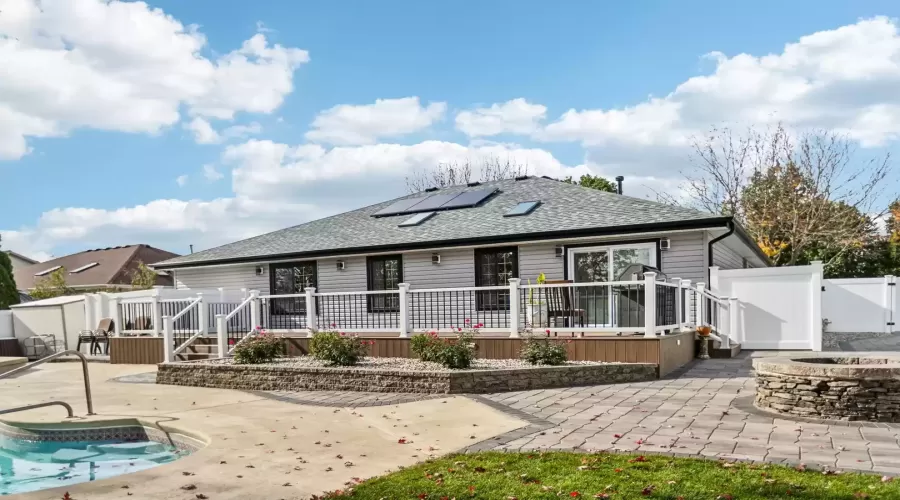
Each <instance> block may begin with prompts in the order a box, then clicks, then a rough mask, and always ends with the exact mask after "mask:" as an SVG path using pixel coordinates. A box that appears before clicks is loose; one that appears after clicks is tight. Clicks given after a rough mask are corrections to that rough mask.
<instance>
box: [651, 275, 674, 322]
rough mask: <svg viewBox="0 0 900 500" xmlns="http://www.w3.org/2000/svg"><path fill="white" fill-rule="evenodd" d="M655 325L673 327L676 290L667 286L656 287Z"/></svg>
mask: <svg viewBox="0 0 900 500" xmlns="http://www.w3.org/2000/svg"><path fill="white" fill-rule="evenodd" d="M655 288H656V324H657V326H663V325H674V324H675V321H676V318H675V305H676V304H675V296H676V293H677V292H678V288H677V287H674V286H667V285H659V284H657V285H656V287H655Z"/></svg>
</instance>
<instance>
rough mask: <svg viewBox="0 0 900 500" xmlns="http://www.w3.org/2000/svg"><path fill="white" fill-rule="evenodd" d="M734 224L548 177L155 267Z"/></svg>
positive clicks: (348, 216)
mask: <svg viewBox="0 0 900 500" xmlns="http://www.w3.org/2000/svg"><path fill="white" fill-rule="evenodd" d="M492 188H497V189H499V192H498V193H497V194H495V195H493V196H491V197H490V198H488V199H487V200H485V201H484V202H482V203H481V204H480V205H478V206H476V207H473V208H461V209H456V210H446V211H440V212H437V214H435V215H434V216H433V217H431V218H429V219H428V220H426V221H425V222H424V223H422V224H420V225H417V226H412V227H398V224H400V223H401V222H403V221H405V220H406V219H408V218H410V217H411V215H396V216H390V217H377V218H376V217H372V214H374V213H375V212H378V211H379V210H381V209H382V208H385V207H387V206H389V205H391V204H393V203H394V202H396V201H398V200H401V199H406V198H414V197H422V196H426V195H439V194H448V193H459V192H462V191H472V190H477V189H492ZM537 200H540V202H541V204H540V206H538V207H537V208H536V209H535V210H534V211H533V212H531V213H529V214H528V215H525V216H520V217H504V214H506V213H507V212H508V211H510V210H511V209H512V208H513V207H515V206H516V205H517V204H518V203H520V202H525V201H537ZM730 221H731V218H730V217H722V216H717V215H714V214H710V213H705V212H701V211H698V210H692V209H688V208H682V207H675V206H670V205H665V204H662V203H657V202H654V201H650V200H644V199H640V198H633V197H630V196H624V195H618V194H614V193H608V192H605V191H598V190H596V189H590V188H586V187H581V186H578V185H574V184H568V183H565V182H560V181H557V180H555V179H549V178H543V177H527V178H519V179H516V180H513V179H509V180H502V181H494V182H487V183H483V184H480V185H478V186H454V187H449V188H444V189H440V190H436V191H431V192H426V193H417V194H413V195H409V196H404V197H401V198H397V199H394V200H390V201H385V202H383V203H379V204H377V205H372V206H368V207H365V208H361V209H358V210H354V211H351V212H346V213H342V214H338V215H334V216H331V217H326V218H324V219H319V220H314V221H311V222H307V223H305V224H301V225H299V226H294V227H290V228H287V229H282V230H280V231H275V232H272V233H267V234H263V235H260V236H256V237H253V238H249V239H246V240H242V241H238V242H235V243H229V244H227V245H223V246H220V247H216V248H212V249H209V250H204V251H202V252H197V253H194V254H190V255H184V256H182V257H177V258H174V259H170V260H167V261H164V262H160V263H157V264H156V265H154V267H156V268H162V269H177V268H178V267H188V266H196V265H209V264H219V263H230V262H242V261H252V260H254V259H256V260H259V259H272V258H294V257H297V258H304V257H310V258H311V257H315V256H317V255H335V254H347V253H352V252H372V251H392V250H407V249H408V250H412V249H416V248H429V247H438V246H453V245H466V244H484V243H490V242H497V243H500V242H505V241H510V242H512V241H524V240H529V239H549V238H553V237H557V238H565V237H578V236H593V235H602V234H625V233H629V232H632V233H633V232H641V231H653V230H666V229H692V228H697V229H699V228H707V227H723V226H724V225H725V224H726V223H728V222H730Z"/></svg>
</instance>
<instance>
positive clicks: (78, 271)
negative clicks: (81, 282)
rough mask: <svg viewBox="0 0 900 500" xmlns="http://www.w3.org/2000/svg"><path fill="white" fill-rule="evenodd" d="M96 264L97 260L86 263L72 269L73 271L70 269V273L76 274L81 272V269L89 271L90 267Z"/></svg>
mask: <svg viewBox="0 0 900 500" xmlns="http://www.w3.org/2000/svg"><path fill="white" fill-rule="evenodd" d="M96 265H97V263H96V262H91V263H90V264H85V265H83V266H81V267H79V268H78V269H72V270H71V271H69V274H76V273H80V272H81V271H87V270H88V269H90V268H92V267H94V266H96Z"/></svg>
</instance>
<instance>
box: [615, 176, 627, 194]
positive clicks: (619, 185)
mask: <svg viewBox="0 0 900 500" xmlns="http://www.w3.org/2000/svg"><path fill="white" fill-rule="evenodd" d="M624 180H625V177H623V176H621V175H618V176H616V186H617V189H618V191H617V192H618V193H619V194H622V181H624Z"/></svg>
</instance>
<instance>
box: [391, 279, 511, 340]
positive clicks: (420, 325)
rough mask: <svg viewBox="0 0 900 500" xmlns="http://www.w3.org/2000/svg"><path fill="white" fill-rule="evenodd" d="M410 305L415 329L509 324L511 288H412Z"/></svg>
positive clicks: (410, 315) (409, 299)
mask: <svg viewBox="0 0 900 500" xmlns="http://www.w3.org/2000/svg"><path fill="white" fill-rule="evenodd" d="M408 306H409V318H410V326H411V328H412V329H413V330H415V331H422V330H427V331H430V330H449V329H451V328H452V329H454V330H457V331H458V330H459V329H460V328H463V329H465V328H476V327H478V328H480V329H489V328H509V326H510V318H509V289H487V290H484V289H482V290H478V289H471V288H467V289H461V290H453V289H447V290H422V291H419V290H411V291H410V293H409V298H408ZM478 325H480V327H479V326H478Z"/></svg>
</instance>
